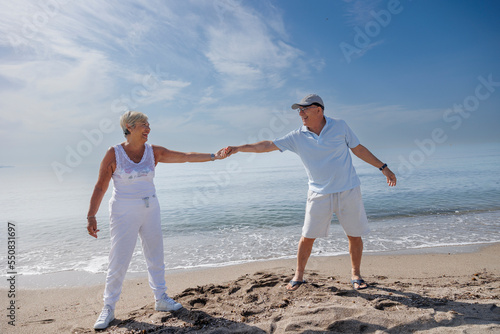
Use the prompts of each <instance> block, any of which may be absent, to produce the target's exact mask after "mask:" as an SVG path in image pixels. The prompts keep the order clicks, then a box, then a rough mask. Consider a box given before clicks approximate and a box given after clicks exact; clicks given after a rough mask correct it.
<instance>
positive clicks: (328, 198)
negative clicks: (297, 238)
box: [302, 186, 370, 239]
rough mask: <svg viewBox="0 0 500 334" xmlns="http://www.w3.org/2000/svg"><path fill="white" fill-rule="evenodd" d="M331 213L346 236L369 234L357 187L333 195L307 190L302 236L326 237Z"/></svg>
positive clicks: (359, 191) (312, 237) (359, 190)
mask: <svg viewBox="0 0 500 334" xmlns="http://www.w3.org/2000/svg"><path fill="white" fill-rule="evenodd" d="M333 213H335V215H336V216H337V218H338V220H339V222H340V225H342V228H343V229H344V232H345V234H346V235H348V236H351V237H361V236H363V235H366V234H368V232H370V228H369V227H368V219H367V218H366V212H365V207H364V205H363V199H362V198H361V189H360V187H359V186H357V187H356V188H353V189H350V190H346V191H342V192H340V193H333V194H318V193H315V192H314V191H310V190H309V192H308V194H307V205H306V216H305V219H304V227H303V228H302V236H303V237H305V238H311V239H315V238H321V237H327V236H328V232H329V230H330V225H331V221H332V216H333Z"/></svg>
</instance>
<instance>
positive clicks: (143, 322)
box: [73, 270, 500, 334]
mask: <svg viewBox="0 0 500 334" xmlns="http://www.w3.org/2000/svg"><path fill="white" fill-rule="evenodd" d="M289 272H290V271H287V270H283V271H282V272H265V271H261V272H256V273H254V274H248V275H245V276H241V277H240V278H238V279H236V280H234V281H232V282H229V283H227V284H218V285H214V284H209V285H206V286H198V287H196V288H189V289H186V290H184V291H183V292H181V293H180V294H178V295H176V296H174V299H175V300H177V301H178V302H180V303H182V304H183V305H184V308H183V309H181V310H180V311H178V312H175V313H172V314H170V313H159V312H155V311H154V309H153V308H154V304H153V303H151V304H147V305H145V306H144V307H142V308H140V309H137V310H134V311H133V312H130V313H128V315H127V316H126V317H120V318H119V319H116V320H115V321H114V322H113V325H112V326H111V327H110V328H109V329H108V330H107V331H106V332H107V333H212V334H215V333H424V332H425V333H478V334H479V333H481V334H482V333H499V332H500V278H499V277H497V276H495V275H493V274H490V273H488V272H487V271H484V272H480V273H476V274H474V275H472V276H470V275H464V276H445V275H443V276H440V277H426V278H415V279H408V278H406V279H398V280H392V279H388V278H387V277H384V276H374V277H366V279H367V281H368V282H369V284H370V288H368V289H365V290H359V291H355V290H353V289H352V288H351V286H350V285H349V284H347V283H346V282H341V281H339V280H336V279H335V278H334V277H331V276H330V277H328V276H327V275H322V274H319V273H314V272H312V273H309V275H308V283H307V284H304V285H302V286H301V287H300V288H299V289H298V290H297V291H295V292H287V291H286V289H285V285H286V284H287V282H288V281H289V280H290V279H291V278H292V277H291V275H290V274H289ZM91 332H93V331H91V330H88V329H87V330H83V329H81V328H80V329H75V330H74V331H73V333H91Z"/></svg>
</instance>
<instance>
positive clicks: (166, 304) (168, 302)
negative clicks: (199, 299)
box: [155, 293, 182, 312]
mask: <svg viewBox="0 0 500 334" xmlns="http://www.w3.org/2000/svg"><path fill="white" fill-rule="evenodd" d="M181 308H182V305H181V304H179V303H176V302H175V300H173V299H172V298H170V297H169V296H167V294H166V293H164V294H163V296H161V299H159V300H157V301H156V303H155V310H156V311H163V312H172V311H177V310H179V309H181Z"/></svg>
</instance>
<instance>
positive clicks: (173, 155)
mask: <svg viewBox="0 0 500 334" xmlns="http://www.w3.org/2000/svg"><path fill="white" fill-rule="evenodd" d="M153 152H154V155H155V162H156V163H158V162H164V163H183V162H206V161H212V160H220V159H224V158H226V157H227V154H226V149H225V148H222V149H220V150H219V151H218V152H217V153H215V154H214V155H213V158H212V153H197V152H178V151H172V150H169V149H166V148H165V147H162V146H156V145H153Z"/></svg>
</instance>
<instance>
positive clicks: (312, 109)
mask: <svg viewBox="0 0 500 334" xmlns="http://www.w3.org/2000/svg"><path fill="white" fill-rule="evenodd" d="M299 116H300V118H302V124H304V125H305V126H307V127H310V126H315V125H317V124H319V123H321V122H322V120H323V113H322V112H321V107H318V106H315V105H310V106H306V107H300V108H299Z"/></svg>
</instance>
